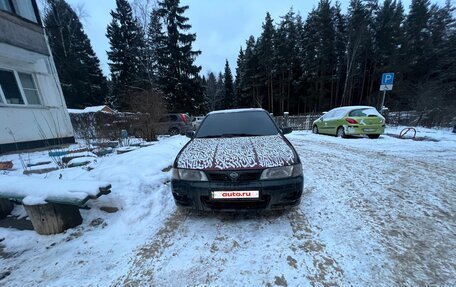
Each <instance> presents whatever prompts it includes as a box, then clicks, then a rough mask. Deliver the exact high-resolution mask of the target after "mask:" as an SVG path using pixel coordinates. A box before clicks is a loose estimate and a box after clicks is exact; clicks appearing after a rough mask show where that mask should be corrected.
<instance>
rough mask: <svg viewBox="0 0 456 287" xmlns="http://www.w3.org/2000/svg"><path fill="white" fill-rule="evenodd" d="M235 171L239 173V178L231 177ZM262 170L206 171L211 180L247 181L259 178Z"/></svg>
mask: <svg viewBox="0 0 456 287" xmlns="http://www.w3.org/2000/svg"><path fill="white" fill-rule="evenodd" d="M233 172H235V173H237V174H238V177H237V178H234V177H231V176H230V175H231V174H232V173H233ZM261 172H262V170H252V171H250V170H249V171H209V172H206V174H207V176H208V177H209V180H211V181H219V182H225V181H229V182H245V181H255V180H259V179H260V176H261Z"/></svg>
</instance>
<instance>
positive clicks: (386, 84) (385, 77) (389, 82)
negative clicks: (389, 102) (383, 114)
mask: <svg viewBox="0 0 456 287" xmlns="http://www.w3.org/2000/svg"><path fill="white" fill-rule="evenodd" d="M393 82H394V73H383V74H382V81H381V84H380V91H383V97H382V104H381V106H380V110H381V109H383V106H384V105H385V96H386V91H391V90H392V89H393Z"/></svg>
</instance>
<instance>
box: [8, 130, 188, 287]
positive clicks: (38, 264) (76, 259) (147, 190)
mask: <svg viewBox="0 0 456 287" xmlns="http://www.w3.org/2000/svg"><path fill="white" fill-rule="evenodd" d="M187 141H188V139H187V138H185V137H182V136H174V137H163V138H161V140H160V141H159V142H157V143H156V144H154V145H153V146H150V147H144V148H141V149H138V150H135V151H132V152H129V153H125V154H121V155H117V154H112V155H109V156H106V157H100V158H98V159H97V162H93V163H92V164H91V167H92V168H94V169H93V170H90V171H88V170H86V169H83V168H68V169H61V170H58V171H55V172H51V173H48V174H47V175H32V176H30V177H25V176H20V177H18V178H19V179H20V180H22V179H37V180H40V181H39V182H44V181H47V180H49V179H50V180H55V181H58V178H59V177H61V178H62V179H61V181H62V182H63V181H67V180H68V181H74V182H78V183H79V182H83V181H103V182H108V183H110V184H111V185H112V188H111V193H110V194H109V195H105V196H101V197H100V198H98V199H96V200H89V201H88V202H87V205H88V206H89V207H90V210H81V215H82V218H83V223H82V225H80V226H78V227H76V228H72V229H69V230H67V231H66V232H65V233H63V234H56V235H49V236H42V235H38V234H37V233H36V232H35V231H19V230H16V229H6V228H0V240H1V239H2V238H5V240H3V241H2V242H1V243H0V245H4V249H3V251H4V252H6V253H17V254H20V255H17V256H13V257H8V258H2V257H1V255H0V261H1V265H2V269H3V270H2V271H9V272H11V274H10V275H9V276H7V277H6V278H5V279H3V280H1V281H0V285H2V286H37V285H46V286H74V285H82V286H104V285H110V283H109V282H113V281H114V280H115V279H116V278H117V277H119V276H120V275H122V274H125V273H126V272H127V270H128V268H129V266H130V264H131V255H132V254H134V253H135V252H134V251H135V249H136V248H138V246H140V245H142V244H144V242H146V241H147V240H148V238H150V237H153V236H154V234H155V233H156V232H157V230H158V229H160V227H161V225H162V223H163V222H164V221H165V219H166V217H167V216H168V215H169V214H170V213H172V212H174V211H175V205H174V202H173V199H172V196H171V194H170V190H169V186H168V184H167V182H168V181H169V179H170V172H169V171H163V170H167V169H166V168H168V167H169V166H170V165H172V163H173V161H174V159H175V157H176V155H177V153H178V152H179V150H180V149H181V148H182V146H183V145H184V144H185V143H187ZM5 157H6V156H5ZM17 157H18V156H17V155H15V158H13V157H12V156H11V155H10V156H8V158H11V159H13V160H14V161H15V162H17V163H18V164H19V162H20V160H19V159H18V158H17ZM28 157H30V160H33V161H37V160H40V159H42V158H45V157H46V153H45V152H36V153H33V154H30V155H28ZM0 158H2V157H1V156H0ZM20 173H22V170H17V171H12V172H8V174H9V176H4V177H2V178H1V179H0V182H2V183H3V179H4V178H7V177H12V175H20ZM45 177H46V179H45V180H44V179H43V178H45ZM16 178H17V177H14V179H11V180H10V181H9V182H8V184H6V185H7V186H8V187H11V186H13V187H14V186H15V185H16V183H19V184H21V183H20V180H15V179H16ZM11 181H12V182H11ZM36 184H38V183H36ZM41 185H42V184H41ZM36 186H40V185H35V187H36ZM73 187H74V188H75V189H77V190H79V187H78V184H75V185H71V186H68V189H72V190H74V189H73ZM103 207H115V208H117V209H118V211H117V212H115V213H106V212H104V211H102V210H100V208H103ZM19 209H23V207H22V206H16V207H15V214H23V210H19ZM0 247H2V246H0ZM2 248H3V247H2ZM0 254H1V253H0ZM68 270H71V272H68ZM87 274H97V275H96V276H87Z"/></svg>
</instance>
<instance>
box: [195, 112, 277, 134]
mask: <svg viewBox="0 0 456 287" xmlns="http://www.w3.org/2000/svg"><path fill="white" fill-rule="evenodd" d="M278 133H279V131H278V129H277V127H276V125H275V124H274V122H273V121H272V119H271V118H270V117H269V115H268V114H267V113H266V112H262V111H255V112H236V113H215V114H210V115H208V116H207V118H206V119H205V120H204V121H203V122H202V124H201V126H200V128H199V130H198V132H197V134H196V137H197V138H210V137H236V136H268V135H276V134H278Z"/></svg>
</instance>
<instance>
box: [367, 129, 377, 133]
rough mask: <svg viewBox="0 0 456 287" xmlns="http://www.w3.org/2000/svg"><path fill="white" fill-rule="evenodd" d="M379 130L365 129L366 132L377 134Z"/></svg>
mask: <svg viewBox="0 0 456 287" xmlns="http://www.w3.org/2000/svg"><path fill="white" fill-rule="evenodd" d="M376 130H377V129H364V131H365V132H375V131H376Z"/></svg>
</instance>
